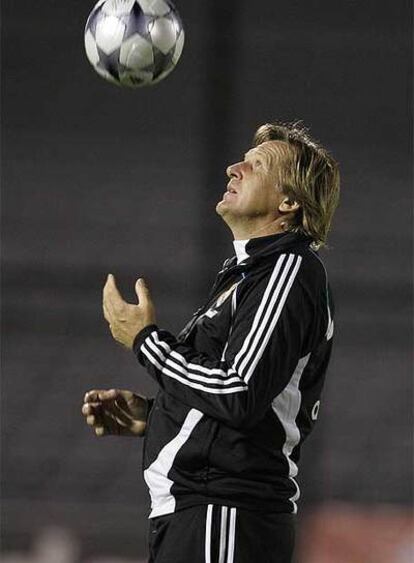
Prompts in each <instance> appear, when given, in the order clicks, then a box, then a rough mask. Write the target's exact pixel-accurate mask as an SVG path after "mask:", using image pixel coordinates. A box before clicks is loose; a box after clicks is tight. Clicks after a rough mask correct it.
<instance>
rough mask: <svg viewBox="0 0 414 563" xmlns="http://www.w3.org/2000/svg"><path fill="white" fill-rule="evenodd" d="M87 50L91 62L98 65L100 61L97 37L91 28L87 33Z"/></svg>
mask: <svg viewBox="0 0 414 563" xmlns="http://www.w3.org/2000/svg"><path fill="white" fill-rule="evenodd" d="M85 51H86V55H87V57H88V59H89V62H90V63H91V64H93V65H96V64H97V63H98V61H99V53H98V50H97V48H96V43H95V39H94V38H93V35H92V33H91V32H90V31H89V29H88V30H87V32H86V33H85Z"/></svg>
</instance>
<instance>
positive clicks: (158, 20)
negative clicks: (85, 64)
mask: <svg viewBox="0 0 414 563" xmlns="http://www.w3.org/2000/svg"><path fill="white" fill-rule="evenodd" d="M183 46H184V30H183V26H182V23H181V19H180V16H179V14H178V12H177V10H176V8H175V7H174V5H173V4H172V3H171V2H170V0H99V2H98V3H97V4H96V5H95V7H94V8H93V10H92V12H91V13H90V15H89V17H88V20H87V22H86V27H85V49H86V55H87V57H88V59H89V61H90V63H91V64H92V66H93V67H94V69H95V70H96V72H97V73H98V74H100V75H101V76H102V77H103V78H105V79H106V80H109V81H110V82H113V83H115V84H119V85H121V86H129V87H132V88H136V87H139V86H150V85H152V84H155V83H156V82H159V81H160V80H162V79H163V78H165V77H166V76H167V75H168V74H169V73H170V72H171V71H172V70H173V69H174V68H175V65H176V64H177V62H178V59H179V58H180V56H181V53H182V50H183Z"/></svg>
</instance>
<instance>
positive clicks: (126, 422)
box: [82, 389, 149, 436]
mask: <svg viewBox="0 0 414 563" xmlns="http://www.w3.org/2000/svg"><path fill="white" fill-rule="evenodd" d="M148 410H149V405H148V400H147V399H146V398H145V397H141V395H137V394H136V393H132V391H127V390H125V389H109V390H108V389H93V390H92V391H88V392H87V393H85V396H84V398H83V405H82V414H83V415H84V416H85V417H86V423H87V424H88V425H89V426H92V428H93V429H94V430H95V434H96V435H97V436H107V435H111V434H112V435H116V436H143V435H144V433H145V426H146V421H147V415H148Z"/></svg>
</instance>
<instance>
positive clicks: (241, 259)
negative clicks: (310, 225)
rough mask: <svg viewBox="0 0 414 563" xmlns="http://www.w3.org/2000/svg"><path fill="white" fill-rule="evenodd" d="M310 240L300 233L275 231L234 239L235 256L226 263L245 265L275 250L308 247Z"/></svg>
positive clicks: (283, 250)
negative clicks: (253, 236) (270, 233)
mask: <svg viewBox="0 0 414 563" xmlns="http://www.w3.org/2000/svg"><path fill="white" fill-rule="evenodd" d="M311 242H312V238H311V237H309V236H306V235H303V234H302V233H277V234H275V235H267V236H264V237H256V238H252V239H249V240H235V241H233V245H234V249H235V252H236V256H234V257H233V258H232V259H231V264H228V265H229V266H234V265H236V264H240V265H243V264H245V265H246V266H247V265H249V264H252V263H253V262H256V261H257V260H261V259H263V258H266V257H269V256H271V255H273V254H275V253H276V252H277V253H279V252H287V251H289V250H292V249H293V248H295V249H298V247H303V248H305V247H308V246H309V245H310V244H311Z"/></svg>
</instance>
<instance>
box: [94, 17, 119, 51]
mask: <svg viewBox="0 0 414 563" xmlns="http://www.w3.org/2000/svg"><path fill="white" fill-rule="evenodd" d="M124 33H125V25H124V23H123V22H122V21H120V20H119V19H118V18H116V17H114V16H105V17H102V18H101V19H100V20H99V21H98V23H97V24H96V31H95V40H96V44H97V45H98V47H99V48H100V49H101V50H102V51H103V52H104V53H106V54H107V55H109V53H111V52H112V51H115V49H119V47H120V46H121V44H122V39H123V37H124Z"/></svg>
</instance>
